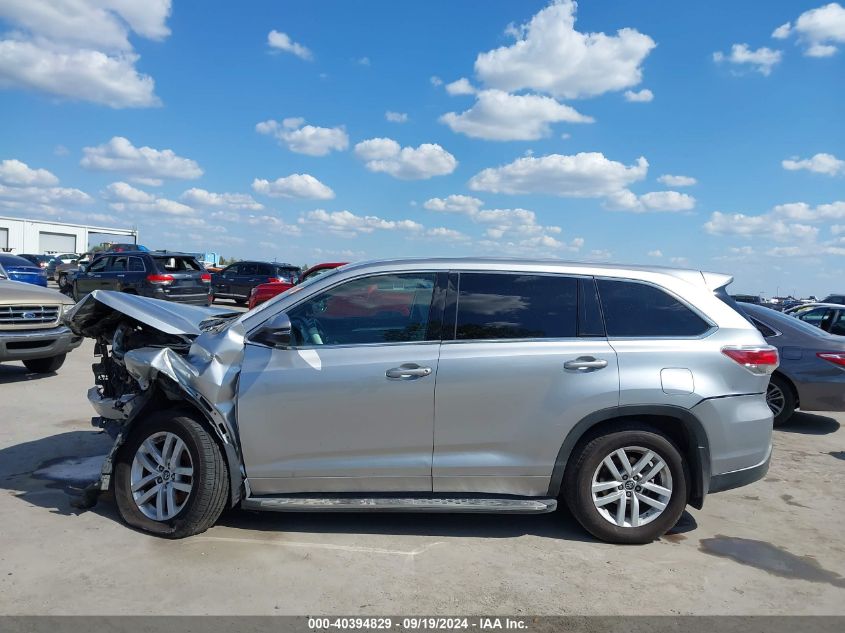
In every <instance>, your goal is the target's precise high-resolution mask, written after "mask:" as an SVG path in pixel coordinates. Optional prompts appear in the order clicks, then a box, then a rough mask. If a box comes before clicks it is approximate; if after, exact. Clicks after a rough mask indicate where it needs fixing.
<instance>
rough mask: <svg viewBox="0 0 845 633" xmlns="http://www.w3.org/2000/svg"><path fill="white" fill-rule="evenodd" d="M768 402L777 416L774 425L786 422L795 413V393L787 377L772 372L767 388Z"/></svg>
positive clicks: (773, 413)
mask: <svg viewBox="0 0 845 633" xmlns="http://www.w3.org/2000/svg"><path fill="white" fill-rule="evenodd" d="M766 404H767V405H769V409H771V410H772V415H773V416H775V421H774V425H775V426H781V425H783V424H786V423H787V422H788V421H789V419H790V418H791V417H792V414H793V413H795V393H794V392H793V391H792V385H790V384H789V383H788V382H787V381H786V379H785V378H783V377H782V376H780V375H779V374H772V377H771V379H770V380H769V386H768V387H767V388H766Z"/></svg>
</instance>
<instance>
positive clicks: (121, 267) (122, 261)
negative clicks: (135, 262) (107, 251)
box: [106, 255, 129, 273]
mask: <svg viewBox="0 0 845 633" xmlns="http://www.w3.org/2000/svg"><path fill="white" fill-rule="evenodd" d="M127 259H129V258H128V257H126V256H125V255H121V256H120V257H109V264H108V266H106V272H109V273H122V272H125V271H126V266H127Z"/></svg>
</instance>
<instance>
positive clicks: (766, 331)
mask: <svg viewBox="0 0 845 633" xmlns="http://www.w3.org/2000/svg"><path fill="white" fill-rule="evenodd" d="M751 322H752V323H753V324H754V327H756V328H757V331H758V332H760V334H762V335H763V338H771V337H772V336H777V332H775V331H774V330H773V329H772V328H770V327H769V326H768V325H766V324H765V323H761V322H760V321H758V320H757V319H751Z"/></svg>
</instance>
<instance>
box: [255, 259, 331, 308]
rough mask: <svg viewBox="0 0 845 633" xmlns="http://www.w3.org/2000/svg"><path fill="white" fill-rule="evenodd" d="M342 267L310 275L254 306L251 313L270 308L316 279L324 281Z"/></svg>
mask: <svg viewBox="0 0 845 633" xmlns="http://www.w3.org/2000/svg"><path fill="white" fill-rule="evenodd" d="M342 268H343V266H340V267H339V268H333V269H330V270H327V271H326V273H325V274H323V275H314V276H312V277H309V278H308V279H306V280H305V281H303V282H302V283H301V284H297V285H295V286H291V287H290V288H288V289H287V290H285V291H284V292H283V293H281V294H278V295H276V296H275V297H273V298H272V299H270V300H269V301H265V302H264V303H262V304H261V305H260V306H258V307H257V308H253V309H252V310H250V311H249V314H257V313H258V312H261V311H263V310H266V309H267V308H269V307H270V306H272V305H275V304H276V303H278V302H279V300H281V299H282V297H290V296H291V295H294V294H296V293H297V292H300V291H301V290H304V289H305V288H307V287H308V286H310V285H312V284H313V283H314V282H316V281H318V280H319V281H322V280H323V279H326V278H327V277H331V276H332V275H334V274H336V273H337V272H338V271H339V270H341V269H342Z"/></svg>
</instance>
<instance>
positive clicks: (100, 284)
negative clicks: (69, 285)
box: [76, 256, 110, 297]
mask: <svg viewBox="0 0 845 633" xmlns="http://www.w3.org/2000/svg"><path fill="white" fill-rule="evenodd" d="M109 259H110V257H107V256H103V257H99V258H97V259H95V260H94V261H93V262H91V264H89V265H88V267H87V268H86V269H85V271H84V272H83V271H80V272H79V274H78V275H77V276H76V291H77V293H78V295H79V296H80V297H82V296H83V295H87V294H88V293H89V292H93V291H94V290H108V287H107V283H108V282H107V280H106V279H105V277H104V275H105V274H106V269H107V268H108V263H109Z"/></svg>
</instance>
